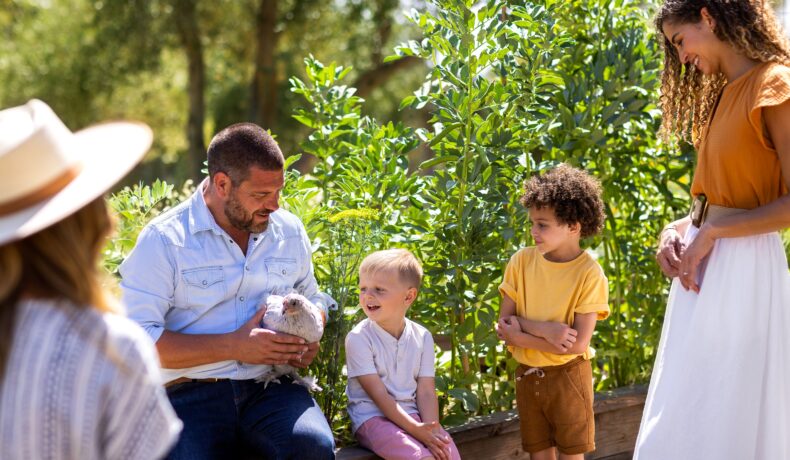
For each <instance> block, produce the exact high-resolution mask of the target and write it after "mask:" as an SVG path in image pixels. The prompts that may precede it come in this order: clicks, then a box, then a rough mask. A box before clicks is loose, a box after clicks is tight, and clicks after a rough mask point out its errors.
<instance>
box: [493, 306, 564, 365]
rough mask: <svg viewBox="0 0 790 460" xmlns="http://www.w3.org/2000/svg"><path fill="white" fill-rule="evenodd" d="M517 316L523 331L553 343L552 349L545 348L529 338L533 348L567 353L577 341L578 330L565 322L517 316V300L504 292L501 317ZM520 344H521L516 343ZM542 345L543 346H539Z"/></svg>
mask: <svg viewBox="0 0 790 460" xmlns="http://www.w3.org/2000/svg"><path fill="white" fill-rule="evenodd" d="M511 317H512V318H516V320H517V321H518V325H519V327H520V328H521V331H523V332H524V333H526V334H528V335H531V336H534V337H535V338H538V339H545V340H544V341H545V342H548V344H549V345H551V349H548V350H546V349H543V348H542V347H543V345H542V344H540V342H536V341H532V340H529V339H528V338H527V339H523V340H529V341H530V343H532V344H533V346H531V347H526V348H532V349H533V350H540V351H547V352H549V353H557V352H558V351H559V352H560V353H566V352H567V350H568V348H569V347H571V346H572V345H573V343H574V342H576V335H577V331H576V330H575V329H573V328H572V327H570V326H568V325H567V324H565V323H560V322H557V321H534V320H530V319H526V318H522V317H520V316H516V302H515V301H514V300H513V299H511V298H510V297H508V295H507V294H502V304H501V307H500V310H499V319H500V320H501V319H503V318H511ZM516 346H520V345H516ZM537 347H541V348H537Z"/></svg>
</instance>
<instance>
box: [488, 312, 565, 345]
mask: <svg viewBox="0 0 790 460" xmlns="http://www.w3.org/2000/svg"><path fill="white" fill-rule="evenodd" d="M496 330H497V336H498V337H499V338H500V339H502V340H504V341H505V343H506V344H508V345H513V346H516V347H519V348H529V349H532V350H538V351H544V352H547V353H556V354H562V353H565V351H566V350H567V348H568V347H570V343H567V344H565V345H564V346H563V347H558V346H555V345H553V344H551V343H549V342H548V341H547V340H546V339H544V338H542V337H537V336H534V335H532V334H529V333H527V332H524V331H522V330H521V326H519V324H518V321H517V320H516V317H515V316H511V317H510V318H502V319H500V320H499V322H498V323H497V326H496Z"/></svg>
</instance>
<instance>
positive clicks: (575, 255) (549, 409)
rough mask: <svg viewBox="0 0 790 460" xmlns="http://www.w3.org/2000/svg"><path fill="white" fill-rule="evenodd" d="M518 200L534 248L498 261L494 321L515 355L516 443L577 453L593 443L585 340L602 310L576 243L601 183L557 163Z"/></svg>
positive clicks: (596, 283)
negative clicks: (502, 263) (501, 271)
mask: <svg viewBox="0 0 790 460" xmlns="http://www.w3.org/2000/svg"><path fill="white" fill-rule="evenodd" d="M521 204H523V205H524V207H526V208H527V210H528V211H529V219H530V222H531V223H532V230H531V233H532V237H533V238H534V240H535V246H531V247H527V248H523V249H521V250H519V251H518V252H516V254H515V255H513V257H511V259H510V261H509V262H508V264H507V268H505V276H504V280H503V281H502V284H501V285H500V286H499V292H500V294H501V295H502V305H501V309H500V314H499V322H498V323H497V327H496V329H497V336H498V337H499V338H500V339H501V340H503V341H504V342H505V343H506V344H507V345H508V348H509V349H510V351H511V352H512V354H513V357H514V358H515V359H516V361H518V363H519V366H518V368H517V370H516V403H517V406H518V412H519V418H520V420H521V422H520V425H521V426H520V427H521V438H522V445H523V447H524V450H525V451H527V452H529V453H530V458H531V459H533V460H554V459H555V458H557V457H556V452H555V447H556V450H559V458H560V459H561V460H570V459H579V460H581V459H583V458H584V453H585V452H590V451H592V450H595V422H594V418H593V407H592V403H593V387H592V383H593V381H592V366H591V365H590V358H591V357H592V356H593V350H592V349H591V348H590V347H589V344H590V338H591V337H592V334H593V330H594V329H595V323H596V321H597V320H601V319H605V318H606V317H607V316H608V315H609V301H608V287H607V281H606V276H605V275H604V273H603V270H602V269H601V266H600V265H599V264H598V263H597V262H596V261H595V260H594V259H593V258H592V257H591V256H590V255H589V254H588V253H587V252H585V251H584V250H583V249H582V248H581V245H580V240H581V239H582V238H585V237H588V236H592V235H595V234H597V233H598V232H600V230H601V228H602V226H603V220H604V211H603V202H602V200H601V187H600V185H599V183H598V182H597V181H596V180H595V179H594V178H592V177H590V176H589V175H588V174H586V173H585V172H584V171H581V170H579V169H576V168H573V167H571V166H568V165H564V164H562V165H560V166H558V167H556V168H555V169H553V170H551V171H549V172H547V173H545V174H543V175H540V176H535V177H533V178H531V179H529V180H528V181H527V182H526V183H525V184H524V196H522V197H521Z"/></svg>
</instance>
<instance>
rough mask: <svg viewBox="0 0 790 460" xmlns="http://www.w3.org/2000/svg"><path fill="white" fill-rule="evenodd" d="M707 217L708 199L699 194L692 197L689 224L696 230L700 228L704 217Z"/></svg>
mask: <svg viewBox="0 0 790 460" xmlns="http://www.w3.org/2000/svg"><path fill="white" fill-rule="evenodd" d="M707 215H708V197H706V196H705V195H704V194H702V193H700V194H699V195H697V196H695V197H694V202H693V203H691V223H692V225H694V226H695V227H697V228H700V227H701V226H702V223H703V222H705V217H706V216H707Z"/></svg>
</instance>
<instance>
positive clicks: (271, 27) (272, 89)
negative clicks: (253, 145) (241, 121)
mask: <svg viewBox="0 0 790 460" xmlns="http://www.w3.org/2000/svg"><path fill="white" fill-rule="evenodd" d="M277 3H278V1H277V0H261V4H260V9H259V10H258V15H257V17H256V20H255V27H256V42H257V43H256V50H255V76H254V77H253V82H252V107H251V115H252V117H251V118H252V119H253V120H255V122H256V123H258V124H259V125H260V126H262V127H263V128H264V129H271V128H272V127H273V126H274V122H275V120H276V117H277V109H278V107H277V83H278V81H277V72H276V69H275V63H274V52H275V50H276V49H277V39H278V34H277V33H276V32H275V27H276V25H277Z"/></svg>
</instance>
